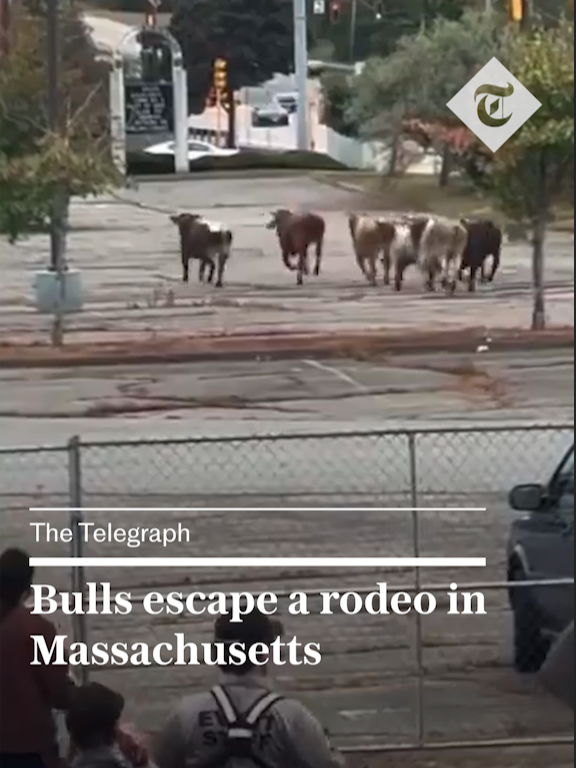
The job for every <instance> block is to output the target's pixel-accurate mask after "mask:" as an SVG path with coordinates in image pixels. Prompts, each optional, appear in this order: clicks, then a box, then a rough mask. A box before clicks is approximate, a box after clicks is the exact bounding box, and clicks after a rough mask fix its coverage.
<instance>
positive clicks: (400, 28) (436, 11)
mask: <svg viewBox="0 0 576 768" xmlns="http://www.w3.org/2000/svg"><path fill="white" fill-rule="evenodd" d="M478 2H480V0H409V2H407V1H406V0H382V2H378V0H357V2H356V5H355V6H354V4H353V2H351V1H350V2H348V1H346V2H341V3H340V10H339V13H338V17H337V20H334V19H333V18H332V16H331V13H330V11H329V5H330V4H329V3H327V4H326V5H327V8H328V10H327V12H326V14H325V16H323V17H316V16H311V19H312V22H311V23H312V24H314V29H315V33H316V36H317V37H318V38H321V39H323V40H328V41H329V42H330V43H331V44H332V48H333V56H334V59H335V60H336V61H364V60H365V59H367V58H369V57H371V56H389V55H390V54H391V53H392V52H393V51H394V48H395V47H396V44H397V43H398V41H399V40H400V39H401V38H402V37H405V36H410V35H414V34H416V33H417V32H418V31H419V30H420V29H422V28H423V27H425V26H427V25H429V24H431V23H433V22H434V21H435V20H436V19H439V18H445V19H459V18H460V17H461V16H462V13H463V12H464V11H465V10H466V8H467V7H475V5H477V4H478Z"/></svg>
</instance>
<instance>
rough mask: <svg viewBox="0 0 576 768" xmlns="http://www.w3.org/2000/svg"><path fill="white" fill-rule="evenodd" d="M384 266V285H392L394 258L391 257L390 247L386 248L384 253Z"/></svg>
mask: <svg viewBox="0 0 576 768" xmlns="http://www.w3.org/2000/svg"><path fill="white" fill-rule="evenodd" d="M382 266H383V267H384V285H390V272H391V270H392V259H391V258H390V251H389V250H388V249H384V253H383V254H382Z"/></svg>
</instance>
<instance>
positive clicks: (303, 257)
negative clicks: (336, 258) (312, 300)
mask: <svg viewBox="0 0 576 768" xmlns="http://www.w3.org/2000/svg"><path fill="white" fill-rule="evenodd" d="M266 228H267V229H270V230H275V231H276V234H277V235H278V242H279V243H280V249H281V251H282V261H283V263H284V266H285V267H286V268H287V269H289V270H290V271H291V272H293V271H296V273H297V274H296V283H297V285H302V283H303V282H304V279H303V275H307V274H309V269H308V250H309V248H310V246H315V250H316V263H315V265H314V275H319V274H320V269H321V267H322V249H323V246H324V236H325V234H326V222H325V221H324V219H323V218H322V216H319V215H318V214H316V213H294V212H292V211H289V210H287V209H285V208H279V209H278V210H276V211H274V212H273V213H272V217H271V219H270V221H269V222H268V224H267V225H266ZM292 256H296V266H293V264H292V262H291V260H290V258H291V257H292Z"/></svg>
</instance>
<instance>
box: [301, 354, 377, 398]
mask: <svg viewBox="0 0 576 768" xmlns="http://www.w3.org/2000/svg"><path fill="white" fill-rule="evenodd" d="M302 362H303V363H305V364H306V365H309V366H310V367H311V368H316V370H318V371H323V372H324V373H329V374H330V375H331V376H334V377H335V378H337V379H340V381H343V382H345V383H346V384H349V385H350V386H351V387H353V388H354V389H355V390H356V391H358V392H362V394H363V395H368V394H370V389H369V388H368V387H365V386H364V384H361V383H360V382H359V381H356V379H354V378H352V376H349V375H348V374H347V373H344V371H341V370H339V369H338V368H333V367H332V366H331V365H324V363H320V362H318V360H303V361H302Z"/></svg>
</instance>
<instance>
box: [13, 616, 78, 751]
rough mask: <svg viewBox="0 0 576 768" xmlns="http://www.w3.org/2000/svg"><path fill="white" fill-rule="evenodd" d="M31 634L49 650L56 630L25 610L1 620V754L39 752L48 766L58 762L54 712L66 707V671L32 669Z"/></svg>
mask: <svg viewBox="0 0 576 768" xmlns="http://www.w3.org/2000/svg"><path fill="white" fill-rule="evenodd" d="M31 635H43V636H44V637H45V638H46V642H47V644H48V647H50V646H51V645H52V642H53V641H54V638H55V636H56V629H55V627H54V625H53V624H52V623H51V622H50V621H48V620H47V619H45V618H43V617H42V616H33V615H32V614H31V613H30V611H29V609H28V608H25V607H24V606H20V607H18V608H15V609H14V610H12V611H11V612H10V613H9V614H8V615H7V616H5V618H4V619H3V620H2V622H0V723H2V727H1V728H0V753H5V754H6V753H7V754H14V753H16V754H22V753H27V754H31V753H32V754H40V755H42V757H43V758H44V760H45V763H46V764H47V765H48V766H52V765H55V764H56V761H57V755H56V742H55V729H54V721H53V717H52V711H53V710H54V709H64V708H65V707H66V704H67V700H68V691H69V690H70V681H69V678H68V668H67V667H66V666H56V665H53V664H49V665H45V664H41V665H39V666H31V662H32V661H33V659H34V641H33V640H32V638H31Z"/></svg>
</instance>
